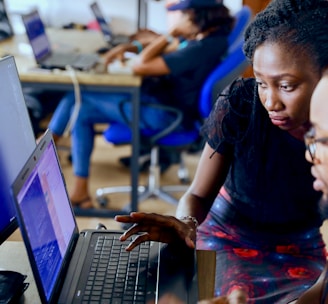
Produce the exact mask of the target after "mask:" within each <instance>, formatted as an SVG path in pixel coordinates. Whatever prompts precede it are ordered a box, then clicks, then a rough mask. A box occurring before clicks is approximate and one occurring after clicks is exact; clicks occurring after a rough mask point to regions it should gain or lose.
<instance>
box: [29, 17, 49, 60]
mask: <svg viewBox="0 0 328 304" xmlns="http://www.w3.org/2000/svg"><path fill="white" fill-rule="evenodd" d="M23 22H24V24H25V28H26V35H27V36H28V38H29V40H30V44H31V47H32V50H33V53H34V56H35V58H36V60H37V61H39V60H41V59H42V58H44V57H45V56H47V55H48V54H50V52H51V44H50V42H49V39H48V37H47V35H46V32H45V27H44V24H43V22H42V20H41V18H40V15H39V13H38V11H33V12H31V13H30V14H27V15H25V16H23Z"/></svg>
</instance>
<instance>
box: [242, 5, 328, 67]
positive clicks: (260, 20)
mask: <svg viewBox="0 0 328 304" xmlns="http://www.w3.org/2000/svg"><path fill="white" fill-rule="evenodd" d="M266 42H268V43H279V44H281V45H282V47H284V48H285V51H287V52H289V53H292V54H295V56H297V55H299V53H300V52H301V53H303V54H304V55H306V56H308V57H310V58H311V59H312V62H313V65H314V68H315V69H318V71H322V70H323V69H324V68H325V67H327V66H328V1H327V0H273V1H271V2H270V3H269V4H268V6H267V7H266V9H264V10H263V11H262V12H260V13H258V14H257V15H256V16H255V18H254V20H253V21H252V22H251V23H250V25H249V26H248V27H247V29H246V31H245V43H244V53H245V55H246V57H247V58H248V59H249V61H250V62H252V60H253V56H254V52H255V50H256V48H257V47H259V46H260V45H261V44H263V43H266Z"/></svg>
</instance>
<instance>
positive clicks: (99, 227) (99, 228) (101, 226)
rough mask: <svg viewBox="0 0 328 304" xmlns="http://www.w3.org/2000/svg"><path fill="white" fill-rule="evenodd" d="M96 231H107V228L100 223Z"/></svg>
mask: <svg viewBox="0 0 328 304" xmlns="http://www.w3.org/2000/svg"><path fill="white" fill-rule="evenodd" d="M96 229H97V230H101V229H103V230H107V227H106V226H105V225H104V224H102V223H98V225H97V227H96Z"/></svg>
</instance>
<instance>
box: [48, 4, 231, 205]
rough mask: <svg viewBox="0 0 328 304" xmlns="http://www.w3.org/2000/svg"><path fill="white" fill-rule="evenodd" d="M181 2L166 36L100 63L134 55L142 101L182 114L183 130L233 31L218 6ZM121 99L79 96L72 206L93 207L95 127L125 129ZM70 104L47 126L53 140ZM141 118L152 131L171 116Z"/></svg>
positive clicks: (145, 111)
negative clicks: (105, 125) (116, 125)
mask: <svg viewBox="0 0 328 304" xmlns="http://www.w3.org/2000/svg"><path fill="white" fill-rule="evenodd" d="M186 3H187V5H186V6H185V7H170V8H169V10H181V18H179V21H178V22H177V24H176V25H175V26H174V27H173V28H172V29H171V30H170V33H169V35H159V36H156V35H153V37H154V39H153V40H152V41H151V42H150V43H149V44H148V45H145V40H146V39H145V37H143V40H140V41H138V40H134V41H132V42H131V43H128V44H122V45H119V46H117V47H116V48H114V49H112V50H110V51H109V52H108V53H107V54H106V55H105V62H106V64H112V63H113V61H115V60H117V59H121V58H122V56H123V54H124V53H125V52H127V51H129V52H139V55H138V56H137V57H136V58H134V60H133V64H132V67H131V72H132V73H134V74H136V75H140V76H143V82H142V87H141V101H142V102H150V103H153V104H164V105H170V106H174V107H176V108H178V109H180V110H182V111H183V113H185V115H184V116H183V122H182V126H183V127H185V128H188V126H190V124H191V123H192V122H193V121H195V119H196V118H197V117H198V107H197V104H198V94H199V91H200V88H201V86H202V84H203V82H204V81H205V78H206V77H207V76H208V75H209V73H210V72H211V71H212V69H214V68H215V67H216V66H217V65H218V64H219V63H220V62H221V60H222V58H223V57H224V55H225V54H226V51H227V48H228V41H227V37H228V35H229V33H230V31H231V29H232V28H233V24H234V18H233V17H232V16H231V15H230V12H229V10H228V9H227V8H226V7H225V6H224V5H223V4H222V1H215V0H206V1H204V0H192V1H186ZM146 34H147V33H146ZM148 34H149V33H148ZM148 37H149V35H148ZM148 42H149V41H148ZM122 100H130V96H129V94H123V93H102V92H82V96H81V107H80V109H79V111H78V115H77V119H76V121H75V123H74V126H73V127H72V129H71V136H72V161H73V170H74V176H75V182H74V186H73V190H72V192H71V193H70V198H71V201H72V204H73V207H76V208H77V207H79V208H91V207H92V206H93V204H92V201H91V198H90V194H89V189H88V185H89V173H90V172H89V169H90V157H91V154H92V151H93V143H94V136H95V131H94V125H95V124H97V123H109V124H110V123H113V122H120V123H125V124H126V123H127V122H126V121H125V120H124V117H123V116H122V114H121V112H120V109H119V104H120V102H121V101H122ZM74 102H75V98H74V94H73V93H69V94H67V95H66V96H65V97H64V98H63V99H62V100H61V102H60V104H59V105H58V107H57V109H56V111H55V113H54V115H53V117H52V119H51V121H50V124H49V129H50V130H51V131H52V133H53V135H54V139H55V141H56V140H58V139H59V138H60V136H62V135H63V133H64V130H65V128H66V126H67V123H68V121H69V119H70V117H71V113H72V110H73V108H74ZM124 111H125V112H126V114H127V116H128V117H129V116H131V115H130V114H131V104H130V102H128V103H126V106H125V107H124ZM140 113H141V119H140V128H147V129H149V128H150V127H151V128H152V129H153V131H154V132H157V131H160V130H162V129H163V128H165V127H167V126H168V125H169V124H170V123H171V122H172V119H173V118H172V115H171V114H168V113H167V112H164V111H161V110H158V109H154V108H153V107H147V106H142V107H141V111H140Z"/></svg>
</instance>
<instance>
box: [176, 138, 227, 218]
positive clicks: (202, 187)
mask: <svg viewBox="0 0 328 304" xmlns="http://www.w3.org/2000/svg"><path fill="white" fill-rule="evenodd" d="M213 152H214V151H213V149H212V148H211V147H210V146H209V145H208V144H206V145H205V148H204V150H203V153H202V155H201V158H200V161H199V163H198V166H197V170H196V173H195V177H194V180H193V182H192V184H191V185H190V187H189V189H188V191H187V192H186V193H185V194H184V195H183V196H182V198H181V199H180V202H179V205H178V207H177V211H176V217H177V218H181V217H183V216H186V215H190V216H193V217H196V219H197V221H198V222H199V223H201V222H203V221H204V219H205V217H206V215H207V213H208V211H209V210H210V208H211V206H212V203H213V201H214V199H215V198H216V196H217V195H218V193H219V190H220V188H221V187H222V185H223V183H224V181H225V179H226V176H227V173H228V170H229V167H230V160H229V159H228V157H227V156H224V155H221V154H219V153H214V154H213ZM212 154H213V155H212ZM211 156H212V157H211Z"/></svg>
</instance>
